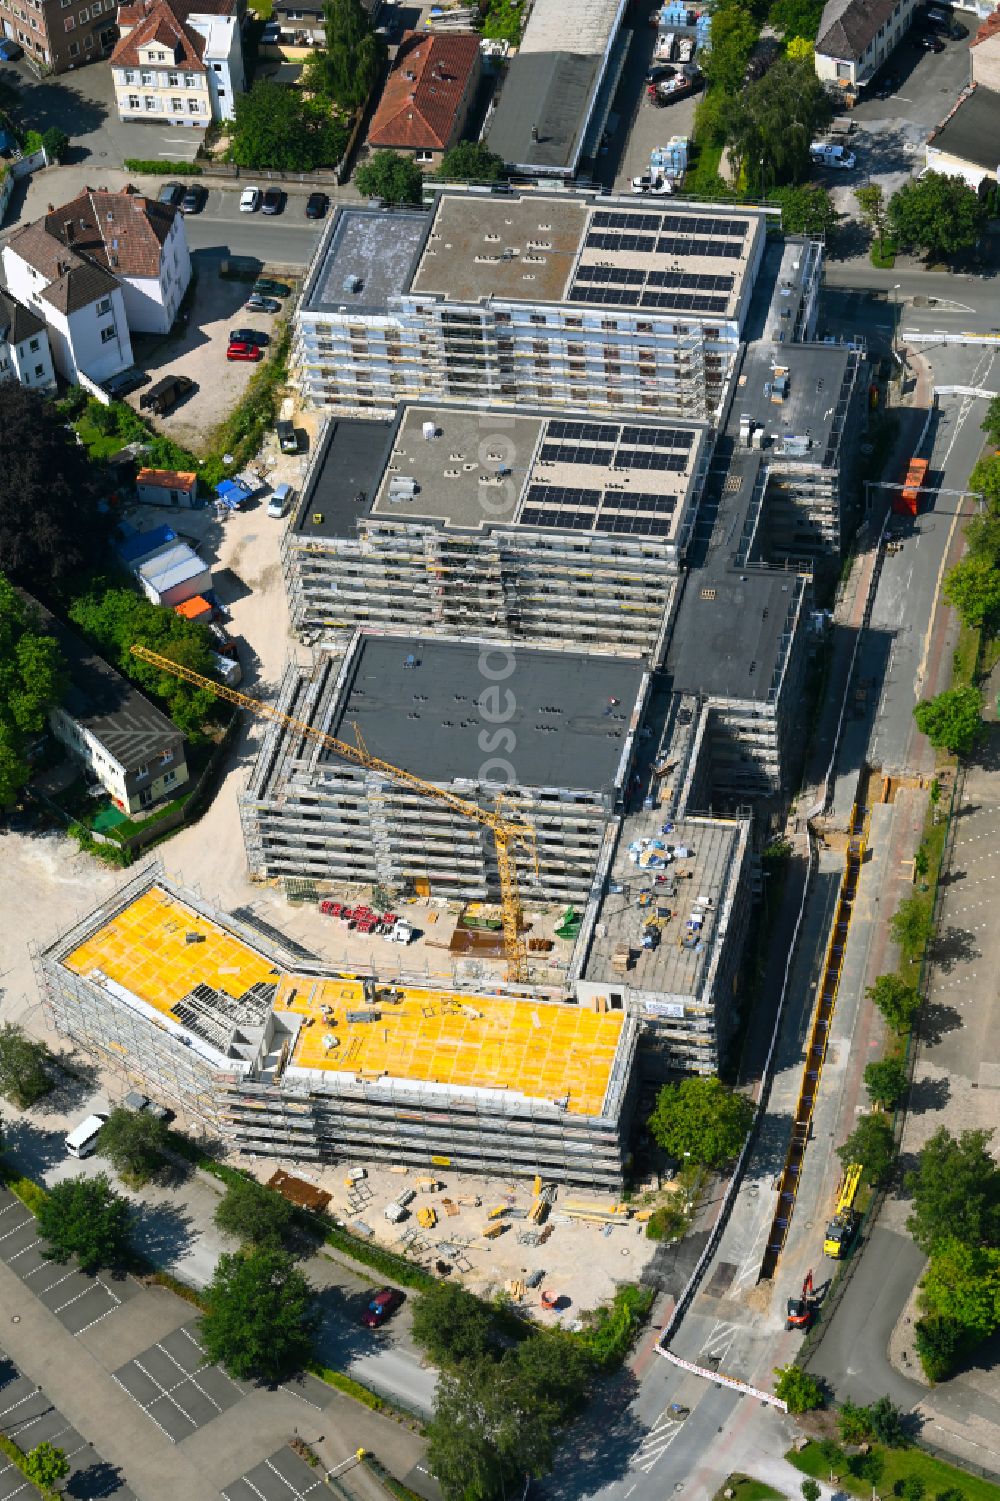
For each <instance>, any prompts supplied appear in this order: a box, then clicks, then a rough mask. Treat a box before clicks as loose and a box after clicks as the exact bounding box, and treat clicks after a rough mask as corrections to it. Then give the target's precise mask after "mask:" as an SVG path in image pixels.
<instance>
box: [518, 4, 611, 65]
mask: <svg viewBox="0 0 1000 1501" xmlns="http://www.w3.org/2000/svg"><path fill="white" fill-rule="evenodd" d="M624 9H625V4H624V0H573V29H572V35H570V36H567V34H566V0H535V3H534V5H533V6H532V7H531V14H530V15H529V17H528V24H527V26H526V27H525V28H524V35H523V36H522V38H521V44H520V47H519V48H518V56H519V57H521V56H524V55H525V54H526V53H531V52H553V51H555V50H556V49H557V48H559V47H565V46H566V43H567V42H571V43H572V46H573V51H574V52H579V53H585V52H592V53H596V54H597V55H598V56H600V55H601V53H603V52H604V51H605V49H606V48H607V46H608V43H609V42H610V41H611V38H612V35H613V34H614V32H615V30H616V28H617V23H618V20H619V19H620V16H621V13H622V11H624Z"/></svg>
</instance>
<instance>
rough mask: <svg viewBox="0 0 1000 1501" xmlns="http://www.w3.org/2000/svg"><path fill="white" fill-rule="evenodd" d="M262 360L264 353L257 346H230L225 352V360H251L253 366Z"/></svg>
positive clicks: (242, 344) (241, 344)
mask: <svg viewBox="0 0 1000 1501" xmlns="http://www.w3.org/2000/svg"><path fill="white" fill-rule="evenodd" d="M263 358H264V351H263V349H261V347H260V345H259V344H244V343H238V344H230V346H229V348H228V349H227V350H226V359H227V360H251V361H252V362H253V363H254V364H256V363H257V361H258V360H262V359H263Z"/></svg>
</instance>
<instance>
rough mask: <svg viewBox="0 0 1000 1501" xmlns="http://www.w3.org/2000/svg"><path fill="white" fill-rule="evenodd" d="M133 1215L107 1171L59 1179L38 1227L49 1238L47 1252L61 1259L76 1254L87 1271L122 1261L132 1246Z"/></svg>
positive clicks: (42, 1209)
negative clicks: (60, 1181)
mask: <svg viewBox="0 0 1000 1501" xmlns="http://www.w3.org/2000/svg"><path fill="white" fill-rule="evenodd" d="M130 1219H131V1210H130V1208H129V1205H128V1203H127V1202H126V1200H125V1199H123V1198H122V1197H121V1195H120V1194H118V1193H116V1192H115V1190H114V1189H113V1188H112V1186H111V1183H110V1182H109V1180H108V1178H107V1176H106V1175H105V1174H104V1173H98V1175H97V1177H96V1178H67V1179H66V1180H65V1182H63V1183H57V1184H56V1186H55V1187H54V1188H51V1189H50V1190H49V1191H48V1193H47V1195H46V1197H45V1199H44V1200H43V1201H42V1203H41V1204H40V1205H39V1208H38V1230H39V1233H40V1234H41V1236H42V1238H43V1239H44V1240H47V1241H48V1250H47V1251H46V1252H45V1254H46V1256H48V1257H50V1259H51V1260H52V1261H60V1262H66V1261H69V1260H70V1258H71V1257H73V1256H75V1257H76V1258H77V1260H78V1261H79V1263H80V1267H81V1270H82V1271H85V1272H96V1271H97V1270H98V1268H99V1267H102V1266H112V1267H113V1266H118V1265H120V1263H121V1262H122V1260H123V1259H124V1257H125V1254H126V1252H127V1250H128V1235H129V1222H130Z"/></svg>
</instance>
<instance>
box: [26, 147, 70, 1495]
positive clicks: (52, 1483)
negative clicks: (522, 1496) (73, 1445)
mask: <svg viewBox="0 0 1000 1501" xmlns="http://www.w3.org/2000/svg"><path fill="white" fill-rule="evenodd" d="M47 134H48V132H47V131H46V135H47ZM24 1473H25V1475H26V1476H27V1477H28V1479H29V1480H30V1481H31V1483H32V1485H34V1486H36V1487H37V1488H38V1490H40V1491H41V1492H42V1493H43V1494H44V1493H45V1492H46V1491H49V1492H52V1491H53V1490H54V1489H55V1487H56V1484H57V1483H58V1481H60V1480H63V1479H65V1477H66V1476H67V1475H68V1474H69V1460H68V1459H67V1458H66V1451H65V1449H57V1448H56V1446H55V1444H50V1443H49V1441H48V1440H47V1439H43V1440H42V1442H41V1443H40V1444H36V1445H35V1447H34V1448H33V1449H29V1450H28V1452H27V1454H26V1455H25V1456H24Z"/></svg>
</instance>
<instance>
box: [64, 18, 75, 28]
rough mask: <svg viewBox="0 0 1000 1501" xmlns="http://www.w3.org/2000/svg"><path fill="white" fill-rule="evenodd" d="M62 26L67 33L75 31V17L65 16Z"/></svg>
mask: <svg viewBox="0 0 1000 1501" xmlns="http://www.w3.org/2000/svg"><path fill="white" fill-rule="evenodd" d="M63 25H64V26H65V28H66V30H67V31H75V30H76V17H75V16H67V17H66V19H65V21H64V22H63Z"/></svg>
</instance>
